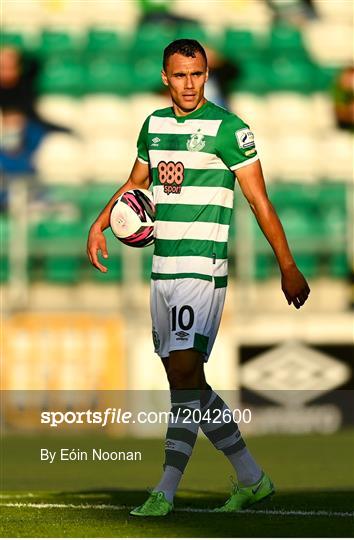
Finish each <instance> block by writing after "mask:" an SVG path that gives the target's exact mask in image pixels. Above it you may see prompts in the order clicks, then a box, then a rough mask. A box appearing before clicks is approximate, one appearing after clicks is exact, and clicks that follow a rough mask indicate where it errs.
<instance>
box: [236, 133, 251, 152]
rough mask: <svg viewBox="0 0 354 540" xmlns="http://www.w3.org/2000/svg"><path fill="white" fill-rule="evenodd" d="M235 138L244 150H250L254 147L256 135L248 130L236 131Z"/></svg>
mask: <svg viewBox="0 0 354 540" xmlns="http://www.w3.org/2000/svg"><path fill="white" fill-rule="evenodd" d="M235 136H236V140H237V144H238V145H239V147H240V148H241V150H243V149H244V148H249V147H250V146H254V135H253V133H252V131H251V130H250V129H248V128H242V129H238V130H237V131H235Z"/></svg>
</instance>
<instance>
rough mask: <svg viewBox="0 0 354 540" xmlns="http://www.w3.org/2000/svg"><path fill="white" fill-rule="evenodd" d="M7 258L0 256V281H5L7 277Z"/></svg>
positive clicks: (8, 268)
mask: <svg viewBox="0 0 354 540" xmlns="http://www.w3.org/2000/svg"><path fill="white" fill-rule="evenodd" d="M9 270H10V267H9V259H8V257H0V283H6V282H7V281H8V279H9Z"/></svg>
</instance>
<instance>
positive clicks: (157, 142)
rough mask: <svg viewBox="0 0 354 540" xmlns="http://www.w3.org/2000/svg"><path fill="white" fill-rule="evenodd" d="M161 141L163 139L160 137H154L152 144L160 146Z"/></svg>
mask: <svg viewBox="0 0 354 540" xmlns="http://www.w3.org/2000/svg"><path fill="white" fill-rule="evenodd" d="M160 141H161V139H159V138H158V137H154V138H153V139H152V145H151V146H158V145H159V142H160Z"/></svg>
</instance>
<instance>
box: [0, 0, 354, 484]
mask: <svg viewBox="0 0 354 540" xmlns="http://www.w3.org/2000/svg"><path fill="white" fill-rule="evenodd" d="M352 9H353V8H352V3H351V2H350V1H346V0H343V1H342V0H336V1H334V2H327V1H321V0H314V1H313V2H302V1H289V2H277V1H276V0H274V1H269V2H266V1H258V0H253V1H243V0H234V1H232V0H230V1H223V0H218V1H210V2H205V3H204V2H200V1H195V2H192V3H189V2H186V1H184V0H175V1H174V2H163V1H161V2H159V1H158V2H153V1H149V0H141V1H140V2H139V1H135V2H133V1H124V0H122V1H119V0H117V1H114V2H113V1H109V0H101V1H98V0H97V1H93V0H92V1H87V2H75V1H73V0H72V1H71V0H42V1H41V0H28V1H17V0H7V1H5V2H4V3H3V5H2V21H1V31H2V34H1V46H2V47H7V46H11V47H14V48H16V49H17V50H19V51H20V52H21V54H23V55H24V59H25V65H26V59H27V60H28V59H31V58H32V59H35V60H36V62H38V65H39V66H40V69H39V72H38V75H37V77H36V81H35V85H36V100H35V109H36V111H37V113H38V115H39V116H40V118H41V119H42V120H43V121H45V122H47V123H50V124H54V125H57V126H60V127H62V128H65V129H64V131H52V132H50V133H48V134H46V136H45V137H44V139H43V141H42V142H41V144H40V145H39V147H38V148H37V150H36V152H35V153H34V156H33V172H31V173H30V174H22V173H21V174H18V173H17V174H14V173H12V174H9V173H8V172H6V170H5V168H4V167H3V170H2V176H3V180H4V184H3V185H4V187H3V190H2V193H1V204H2V211H1V214H0V222H1V223H0V224H1V253H0V256H1V272H0V278H1V299H2V337H3V340H2V341H3V344H2V352H3V354H2V382H1V385H2V390H3V392H2V396H3V397H2V405H3V407H2V409H3V413H2V423H3V427H4V433H7V434H8V437H9V439H8V440H9V441H10V443H9V446H8V448H9V449H10V450H8V453H7V455H8V458H9V459H10V461H11V455H15V454H13V452H14V444H15V443H16V444H17V442H16V441H18V440H21V436H22V434H23V433H24V432H26V433H28V432H31V433H34V432H35V431H36V430H39V429H40V427H39V425H38V412H39V411H40V410H42V409H43V408H44V407H48V406H49V405H50V403H51V401H50V399H51V398H48V395H49V393H48V391H50V395H52V396H53V395H55V396H56V397H55V399H54V398H53V399H54V402H55V403H56V407H57V408H58V403H59V404H60V407H62V409H63V410H64V409H66V408H73V406H74V405H75V404H76V405H77V406H76V408H79V409H80V410H85V407H86V406H87V407H88V406H92V407H93V406H96V407H97V408H100V405H102V403H107V393H106V392H105V391H111V390H118V389H119V390H122V391H123V390H129V391H130V390H137V391H141V392H140V397H139V400H138V403H139V406H140V407H142V408H145V409H156V408H159V407H160V406H161V404H163V403H165V401H164V400H165V398H166V395H165V394H163V393H162V392H161V393H159V392H158V391H159V390H162V389H166V381H165V375H164V372H163V370H162V367H161V365H160V362H159V359H158V357H157V356H155V355H154V353H153V348H152V339H151V328H150V319H149V307H148V299H149V273H150V264H151V250H150V249H145V250H133V249H129V248H127V247H126V246H123V245H120V244H119V243H118V242H117V241H116V240H115V239H114V238H113V237H112V235H111V233H110V232H107V238H108V250H109V254H110V257H109V260H108V268H109V272H108V273H107V274H105V275H102V274H99V273H98V271H96V270H95V269H93V268H92V267H91V266H90V265H89V263H88V261H87V259H86V255H85V246H86V238H87V232H88V229H89V226H90V225H91V223H92V221H93V219H94V218H95V217H96V216H97V214H98V212H99V211H100V209H101V208H102V207H103V205H104V204H105V203H106V202H107V200H108V199H109V198H110V197H111V195H112V194H113V192H114V191H116V189H117V187H118V186H119V185H120V184H122V183H123V182H124V181H125V180H126V178H127V176H128V174H129V172H130V169H131V166H132V163H133V161H134V159H135V155H136V139H137V136H138V133H139V130H140V126H141V124H142V122H143V120H144V119H145V117H146V115H147V114H149V113H150V112H151V111H152V110H154V109H156V108H161V107H164V106H166V105H168V103H169V102H168V97H167V96H166V95H165V94H164V93H163V88H162V87H161V83H160V69H161V55H162V50H163V48H164V47H165V46H166V44H167V43H168V42H170V41H171V40H173V39H174V38H177V37H193V38H196V39H198V40H200V41H201V43H202V44H203V45H205V46H206V47H207V48H208V54H209V55H210V58H212V62H213V63H214V64H215V66H216V71H218V68H220V65H222V66H223V67H225V66H227V67H228V69H227V70H226V71H227V75H225V69H224V71H223V70H221V83H220V76H219V77H212V81H211V83H210V84H208V88H207V95H208V96H209V97H210V99H211V100H213V99H217V100H219V102H220V100H221V102H224V103H225V104H226V105H227V106H228V107H229V108H230V109H231V110H232V111H234V112H236V113H237V114H238V115H239V116H241V118H243V119H244V120H245V121H246V122H247V123H249V124H250V126H251V128H252V129H253V131H254V133H255V139H256V144H257V149H258V153H259V155H260V159H261V162H262V165H263V169H264V173H265V178H266V182H267V187H268V191H269V194H270V197H271V200H272V202H273V204H274V206H275V207H276V209H277V212H278V214H279V216H280V218H281V220H282V223H283V225H284V228H285V231H286V233H287V236H288V239H289V242H290V245H291V247H292V249H293V252H294V254H295V258H296V261H297V263H298V265H299V267H300V269H301V270H302V271H303V273H304V275H305V276H306V278H307V279H308V281H309V284H310V287H311V295H310V297H309V300H308V302H307V303H306V305H305V306H304V307H303V308H301V310H300V311H296V310H295V309H294V308H290V307H289V306H288V305H287V303H286V301H285V298H284V297H283V294H282V292H281V289H280V280H279V271H278V269H277V267H276V263H275V260H274V257H273V255H272V252H271V249H270V247H269V246H268V244H267V242H266V240H265V239H264V238H263V236H262V234H261V232H260V231H259V230H258V226H257V224H256V222H255V220H254V217H253V215H252V213H251V212H250V210H249V208H248V207H247V205H246V204H245V202H244V200H243V198H242V195H241V192H240V190H239V188H238V187H236V189H235V212H234V218H233V224H232V229H231V238H230V247H229V253H230V275H231V279H230V285H229V288H228V293H227V300H226V308H225V312H224V316H223V321H222V327H221V331H220V333H219V336H218V339H217V342H216V345H215V348H214V351H213V353H212V356H211V359H210V362H209V364H208V366H207V368H206V371H207V375H208V378H209V380H210V382H211V384H212V385H213V387H215V388H216V389H219V390H223V391H227V392H228V394H227V395H228V400H229V402H230V404H231V405H235V406H236V405H241V406H246V405H250V406H252V407H253V408H254V410H255V411H256V412H257V414H256V418H258V422H255V423H252V424H251V426H250V427H249V428H248V429H249V432H250V435H252V433H253V434H257V435H258V436H259V435H262V436H265V438H264V439H262V437H260V441H261V442H260V443H259V448H260V449H261V451H262V448H263V453H264V455H266V456H267V455H270V454H271V452H272V451H271V450H270V446H267V444H268V443H267V438H266V436H267V434H268V433H289V432H290V433H307V432H315V433H319V432H320V433H322V434H328V433H332V434H338V437H339V438H338V439H335V441H339V442H338V445H339V446H338V445H337V443H336V444H335V447H336V448H337V450H338V448H340V449H341V450H343V449H344V446H345V450H346V451H347V450H348V445H347V443H345V441H346V439H345V436H346V435H345V433H347V431H343V430H347V429H348V428H349V427H350V426H352V423H353V417H352V413H351V412H350V411H351V403H350V399H351V398H350V390H352V388H353V355H352V341H353V318H352V306H353V293H352V283H351V279H352V273H353V235H352V230H353V208H352V195H353V194H352V190H353V159H352V129H348V128H347V129H343V128H340V127H339V126H338V124H337V121H336V115H335V100H336V96H337V93H336V92H337V89H336V85H337V84H338V77H339V74H340V73H341V72H342V70H344V69H346V68H348V66H351V65H352V62H353V58H352V46H351V44H352V42H351V39H352V22H353V11H352ZM230 66H231V67H230ZM219 72H220V69H219ZM224 75H225V76H224ZM225 77H226V78H225ZM33 390H36V391H38V392H32V391H33ZM63 390H65V391H69V392H68V393H65V392H61V391H63ZM143 390H156V391H157V392H155V393H154V392H143ZM304 390H306V391H307V393H305V392H303V391H304ZM24 391H27V392H24ZM77 391H81V392H80V393H79V392H77ZM289 391H290V392H289ZM110 395H112V394H110ZM132 395H133V394H132V393H130V392H128V393H127V395H126V398H125V399H126V402H125V403H127V404H128V406H129V407H135V408H136V407H137V399H136V398H135V397H131V396H132ZM34 396H35V397H34ZM58 396H59V397H58ZM68 396H70V397H68ZM75 396H76V397H77V399H76V398H75ZM134 396H136V393H135V394H134ZM48 399H49V401H48ZM75 399H76V401H75ZM100 400H101V401H100ZM309 403H310V405H309ZM74 408H75V407H74ZM299 419H300V420H299ZM31 430H32V431H31ZM164 430H165V426H158V427H156V426H154V428H149V429H148V430H146V428H145V430H143V429H140V428H136V427H134V428H133V429H130V430H129V428H127V429H125V431H124V430H121V429H120V430H117V431H116V432H113V435H117V436H119V435H122V434H124V435H128V436H130V437H131V436H134V437H135V436H138V437H151V436H161V435H162V434H163V432H164ZM244 430H245V431H246V432H247V426H244ZM343 433H344V435H345V436H344V439H340V437H341V436H342V435H343ZM85 436H86V435H85ZM11 437H14V438H13V439H11ZM16 437H20V439H16ZM11 440H13V441H14V442H13V443H11ZM250 440H251V441H252V437H251V439H250ZM262 440H263V441H264V442H262ZM316 440H317V443H318V441H319V440H318V439H316ZM341 440H342V441H343V442H342V443H341V442H340V441H341ZM311 441H312V442H313V440H312V439H311V440H310V439H308V444H309V447H310V446H311V445H312V442H311ZM310 443H311V444H310ZM257 444H258V443H257ZM313 444H314V446H313V447H315V446H316V444H315V443H313ZM341 444H342V445H344V446H341ZM350 444H351V445H352V442H351V443H350ZM262 445H263V447H262ZM320 446H321V444H320ZM289 455H290V454H289ZM307 457H308V458H309V456H308V455H307ZM312 458H313V456H312V457H311V459H310V458H309V467H310V466H312V465H311V463H312V461H311V460H312ZM289 459H290V458H289ZM343 459H344V458H343ZM345 459H346V458H345ZM191 467H192V466H191ZM10 470H11V471H12V474H14V475H15V477H16V466H15V465H14V464H12V465H11V467H10ZM191 470H192V471H193V469H192V468H191ZM139 474H140V473H139ZM284 474H285V473H284ZM19 476H20V475H19ZM285 476H286V474H285ZM285 476H284V478H285ZM193 478H194V477H193ZM344 478H345V475H343V476H341V477H340V478H339V479H336V481H334V480H333V482H334V483H333V486H335V487H337V488H340V487H343V486H344V485H347V484H348V483H349V484H350V483H351V484H350V485H352V484H353V478H350V475H349V476H348V477H347V478H345V479H344ZM141 479H142V482H143V481H144V479H145V476H144V474H142V476H141ZM32 480H33V479H32ZM37 480H38V477H37V478H36V481H37ZM7 481H8V483H7V484H5V488H6V487H7V486H8V487H9V489H18V490H21V489H26V488H27V487H28V486H30V482H29V481H28V482H29V483H28V485H27V484H26V485H25V486H23V485H22V484H21V479H20V477H18V478H17V480H16V481H15V482H14V483H11V480H10V479H8V480H7ZM81 481H82V482H83V483H82V484H80V482H79V486H86V484H85V480H84V478H81ZM284 481H285V480H284ZM57 482H58V484H57V485H58V486H60V478H59V477H58V478H57ZM286 482H288V484H286ZM328 482H329V484H331V481H330V480H328ZM336 482H337V483H336ZM300 483H301V482H300ZM320 483H321V482H319V484H318V485H320ZM64 484H65V482H64ZM285 484H286V485H288V487H290V486H291V487H294V486H296V479H295V478H291V479H289V478H287V480H286V481H285ZM79 486H78V487H79ZM45 487H46V488H48V485H45ZM140 487H141V488H143V487H144V486H140ZM204 487H205V488H207V487H210V486H208V484H207V483H206V484H205V486H204ZM303 487H306V486H303Z"/></svg>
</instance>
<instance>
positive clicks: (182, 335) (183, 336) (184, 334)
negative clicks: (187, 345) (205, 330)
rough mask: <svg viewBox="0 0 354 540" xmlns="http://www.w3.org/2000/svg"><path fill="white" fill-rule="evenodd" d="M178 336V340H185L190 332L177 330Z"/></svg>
mask: <svg viewBox="0 0 354 540" xmlns="http://www.w3.org/2000/svg"><path fill="white" fill-rule="evenodd" d="M176 336H178V338H177V341H185V340H187V339H188V338H187V336H189V333H188V332H184V331H183V330H180V331H179V332H176Z"/></svg>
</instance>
